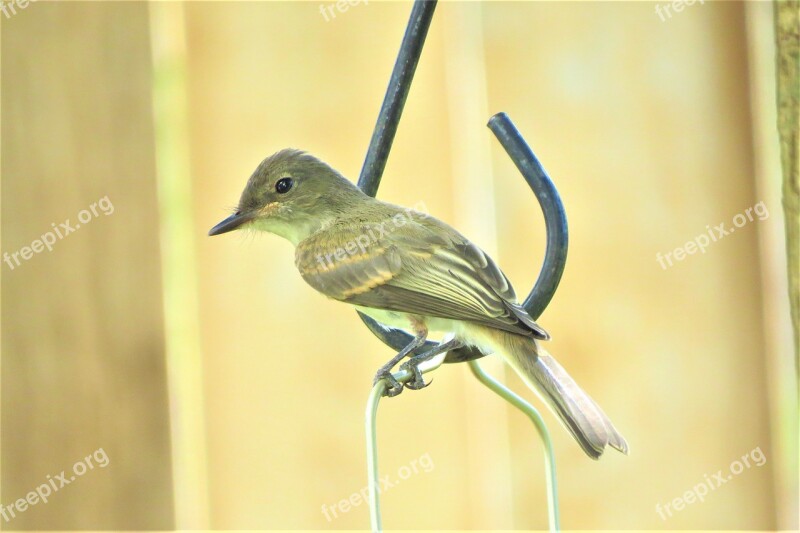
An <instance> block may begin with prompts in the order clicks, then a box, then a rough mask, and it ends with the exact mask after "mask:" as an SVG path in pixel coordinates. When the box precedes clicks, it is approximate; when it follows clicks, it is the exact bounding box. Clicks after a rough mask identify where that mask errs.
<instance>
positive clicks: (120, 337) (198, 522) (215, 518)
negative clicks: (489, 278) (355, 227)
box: [0, 0, 798, 530]
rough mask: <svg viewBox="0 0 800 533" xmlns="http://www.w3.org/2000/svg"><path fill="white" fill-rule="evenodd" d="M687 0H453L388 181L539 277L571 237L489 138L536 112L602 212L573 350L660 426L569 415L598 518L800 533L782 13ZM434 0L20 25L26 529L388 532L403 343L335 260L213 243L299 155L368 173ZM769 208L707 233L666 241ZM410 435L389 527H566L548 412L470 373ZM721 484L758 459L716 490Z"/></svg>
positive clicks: (566, 197)
mask: <svg viewBox="0 0 800 533" xmlns="http://www.w3.org/2000/svg"><path fill="white" fill-rule="evenodd" d="M19 1H20V0H17V2H19ZM6 4H9V2H6ZM670 5H671V4H670V3H666V2H665V3H662V4H654V3H648V2H642V3H617V2H615V3H604V2H595V3H580V2H575V3H550V2H538V3H522V2H519V3H518V2H513V3H505V2H490V3H462V2H444V3H442V4H440V5H439V7H438V8H437V12H436V14H435V16H434V20H433V24H432V26H431V30H430V34H429V36H428V40H427V44H426V47H425V50H424V52H423V54H422V59H421V62H420V65H419V68H418V70H417V74H416V78H415V81H414V84H413V85H412V88H411V93H410V96H409V98H408V103H407V106H406V111H405V113H404V117H403V120H402V121H401V123H400V128H399V131H398V135H397V139H396V141H395V144H394V148H393V151H392V154H391V156H390V158H389V162H388V166H387V169H386V173H385V175H384V181H383V185H382V187H381V190H380V192H379V195H378V196H379V198H382V199H385V200H389V201H392V202H394V203H398V204H403V205H409V206H410V205H414V204H418V203H419V202H423V203H424V205H425V206H426V207H427V210H428V211H429V212H430V213H431V214H433V215H435V216H437V217H439V218H441V219H443V220H445V221H447V222H449V223H451V224H453V225H454V226H456V227H457V228H458V229H460V230H461V231H462V232H463V233H464V234H466V235H468V236H469V237H471V238H472V239H473V240H474V241H475V242H476V243H477V244H478V245H479V246H481V247H482V248H484V249H485V250H486V251H487V252H489V253H490V254H491V255H493V256H494V257H495V258H496V259H497V261H498V263H499V264H500V265H502V267H503V269H504V270H505V272H506V274H507V275H508V276H509V278H510V279H511V280H512V281H513V282H514V284H515V286H516V288H517V292H518V293H519V294H521V295H523V294H526V293H527V291H528V290H529V289H530V287H531V286H532V284H533V282H534V281H535V279H536V276H537V272H538V269H539V266H540V264H541V260H542V257H543V253H544V245H545V239H544V237H545V233H544V225H543V220H542V217H541V214H540V211H539V208H538V205H537V204H536V201H535V199H534V196H533V195H532V194H531V193H530V191H529V190H528V189H527V186H526V185H525V183H524V181H523V180H522V178H521V176H520V175H519V174H518V172H517V171H516V169H515V168H514V166H513V164H512V163H511V161H510V160H509V158H508V157H507V156H506V155H505V153H504V152H503V150H502V149H501V148H500V146H499V145H498V143H497V142H496V141H495V140H494V138H493V136H492V135H491V133H490V132H489V130H488V129H487V128H486V127H485V124H486V121H487V120H488V119H489V117H490V116H491V115H492V114H494V113H496V112H499V111H505V112H507V113H508V114H509V116H510V117H511V118H512V119H513V120H514V121H515V123H516V124H517V126H518V127H519V128H520V130H521V132H522V133H523V135H524V136H525V137H526V139H527V141H528V142H529V143H530V144H531V146H532V148H533V149H534V151H535V152H536V154H537V155H538V157H539V158H540V159H541V161H542V162H543V164H544V165H545V167H546V168H547V169H548V171H549V173H550V174H551V176H552V177H553V179H554V181H555V183H556V185H557V186H558V188H559V190H560V193H561V195H562V198H563V201H564V204H565V206H566V209H567V214H568V217H569V223H570V241H571V242H570V254H569V260H568V263H567V268H566V272H565V274H564V277H563V279H562V282H561V286H560V289H559V290H558V292H557V293H556V296H555V298H554V299H553V301H552V303H551V305H550V306H549V308H548V309H547V310H546V311H545V313H544V314H543V315H542V317H541V318H540V320H539V323H540V324H542V325H543V326H544V327H545V328H546V329H547V330H548V331H549V332H550V333H551V335H552V337H553V340H552V341H551V342H550V343H549V345H548V350H549V351H550V352H552V353H553V354H554V355H556V356H557V357H558V358H559V360H560V361H561V363H562V364H563V365H564V366H565V367H566V368H567V369H568V370H569V371H570V372H571V374H572V375H573V376H574V378H575V379H576V381H577V382H578V383H580V384H581V385H582V386H583V387H584V388H585V389H586V390H587V391H588V392H589V393H590V394H591V395H592V396H593V397H594V398H595V399H596V400H597V401H598V402H599V403H600V404H601V405H602V406H603V408H604V410H605V411H606V412H607V413H608V414H609V416H610V417H611V418H612V420H614V422H615V424H616V426H617V427H618V428H619V429H620V430H621V432H622V433H623V434H624V435H625V436H626V438H627V439H628V442H629V443H630V446H631V454H630V456H628V457H625V456H623V455H621V454H618V453H615V452H613V451H611V452H608V453H607V454H606V455H605V456H604V457H603V458H602V459H601V460H600V461H599V462H594V461H592V460H590V459H588V458H587V457H586V456H585V455H584V454H583V452H582V451H581V450H580V448H579V447H578V446H577V445H576V444H575V443H574V442H573V441H572V439H571V437H570V436H569V435H568V434H567V433H566V432H565V431H564V430H563V429H562V428H560V427H559V426H558V424H557V422H556V420H555V419H554V418H553V417H552V416H551V415H550V414H549V413H545V417H546V420H547V422H548V424H549V426H550V429H551V434H552V437H553V439H554V445H555V449H556V460H557V466H558V475H559V478H558V479H559V496H560V503H561V519H562V526H563V527H565V528H568V529H759V530H773V529H795V530H796V529H797V527H798V523H797V517H798V493H797V458H798V449H797V420H798V415H797V397H796V368H795V367H794V362H793V348H792V341H791V335H792V334H791V326H792V324H791V320H790V318H789V310H788V309H789V306H788V299H787V288H786V285H787V284H786V272H787V270H786V258H785V241H784V238H785V237H784V229H783V227H784V222H783V220H784V218H783V213H782V208H781V198H780V186H781V185H780V183H781V177H780V163H779V151H778V140H777V134H776V132H775V126H774V125H775V123H776V116H775V114H776V112H775V88H774V87H775V83H774V80H775V69H774V56H775V50H774V44H773V43H774V32H773V21H772V5H771V4H770V3H761V2H757V3H740V2H736V3H729V2H713V3H711V2H705V3H694V4H682V5H683V7H682V8H681V9H680V10H675V9H674V8H673V9H671V10H667V11H665V10H664V6H670ZM659 8H661V9H659ZM410 9H411V3H410V2H377V1H374V0H373V1H370V2H351V3H346V2H339V3H335V2H331V1H328V0H322V2H192V3H178V2H158V3H153V4H147V3H143V2H120V3H117V2H42V1H40V2H36V3H30V4H25V7H21V5H20V4H16V11H15V12H14V13H13V14H11V11H10V10H9V14H10V16H9V15H6V14H4V15H2V16H0V20H1V21H2V23H1V24H2V26H1V30H0V31H2V37H1V40H0V43H1V44H2V108H1V113H2V154H1V156H2V251H3V253H4V260H3V265H2V317H1V318H2V361H1V363H2V410H1V414H2V417H1V420H0V421H1V422H2V435H1V438H0V452H1V453H0V460H1V461H2V463H1V466H2V467H1V472H2V476H1V477H0V503H2V504H3V505H4V506H5V508H6V510H7V508H8V507H9V506H12V505H14V504H15V502H17V501H18V500H19V499H24V498H26V495H27V494H28V493H30V492H31V491H35V490H36V489H37V487H40V486H41V485H43V484H48V483H50V481H51V480H53V483H52V484H51V486H52V487H54V488H55V487H59V490H57V491H56V490H53V491H52V492H53V494H52V495H50V496H49V501H48V502H47V503H44V502H43V501H39V502H38V503H36V504H29V505H28V507H27V509H26V510H24V512H21V511H20V507H19V505H17V507H16V515H15V516H13V517H12V516H6V515H7V514H10V512H7V513H6V514H4V515H3V517H2V520H0V527H3V528H5V529H20V530H33V529H98V530H111V529H171V528H181V529H193V528H202V529H206V528H219V529H238V528H247V529H330V528H334V529H363V528H366V527H368V524H369V515H368V509H367V506H366V504H364V503H363V500H361V501H359V498H358V497H356V496H354V495H356V494H359V493H361V491H362V489H363V488H364V487H365V486H366V483H367V476H366V458H365V444H364V429H363V422H364V420H363V416H364V405H365V402H366V399H367V395H368V392H369V389H370V386H371V380H372V377H373V375H374V372H375V371H376V369H377V368H378V366H380V365H381V364H383V363H384V362H385V361H386V360H387V359H388V358H389V357H390V356H391V355H392V354H391V353H390V351H389V350H388V349H387V348H386V347H385V346H383V345H382V344H381V343H380V342H379V341H378V340H377V339H375V338H374V337H373V336H372V335H371V334H370V333H369V332H368V331H367V330H366V328H364V327H363V325H362V324H361V321H360V320H359V319H358V318H357V317H356V315H355V313H354V312H353V311H352V310H350V309H348V308H347V307H346V306H343V305H340V304H337V303H336V302H332V301H328V300H326V299H324V298H323V297H321V296H319V295H317V294H316V293H315V292H314V291H313V290H312V289H311V288H310V287H308V286H307V285H306V284H305V283H304V282H303V281H302V280H301V279H300V277H299V275H298V274H297V273H296V271H295V268H294V261H293V254H292V249H291V246H290V245H289V244H288V243H286V242H284V241H282V240H281V239H279V238H277V237H273V236H268V235H254V234H248V233H246V232H239V233H236V234H229V235H225V236H221V237H215V238H208V237H207V236H206V232H207V231H208V229H209V228H210V227H211V226H212V225H213V224H215V223H216V222H218V221H219V220H220V219H222V218H223V217H225V216H226V215H227V214H228V213H229V210H230V208H231V206H234V205H235V204H236V203H237V201H238V197H239V194H240V192H241V189H242V188H243V186H244V184H245V181H246V179H247V178H248V177H249V175H250V173H251V172H252V171H253V169H254V168H255V167H256V166H257V165H258V163H259V162H260V161H261V160H262V159H263V158H264V157H266V156H267V155H269V154H271V153H273V152H275V151H277V150H279V149H281V148H284V147H289V146H290V147H296V148H302V149H305V150H308V151H310V152H311V153H313V154H315V155H317V156H318V157H320V158H322V159H323V160H325V161H327V162H328V163H330V164H331V165H332V166H334V167H335V168H337V169H338V170H340V171H341V172H342V173H344V174H345V175H346V176H348V177H350V178H351V179H353V180H355V179H356V177H357V175H358V172H359V170H360V165H361V163H362V161H363V158H364V154H365V152H366V148H367V145H368V142H369V139H370V135H371V132H372V127H373V125H374V121H375V118H376V117H377V112H378V109H379V107H380V103H381V101H382V99H383V95H384V91H385V87H386V83H387V81H388V79H389V74H390V72H391V69H392V66H393V63H394V59H395V55H396V52H397V49H398V47H399V43H400V40H401V38H402V35H403V32H404V30H405V24H406V21H407V19H408V15H409V13H410ZM762 202H763V208H762V210H761V212H762V213H763V212H764V211H763V209H766V210H767V212H768V216H766V217H756V218H754V220H752V221H747V223H745V224H744V225H742V226H741V227H740V228H736V232H735V233H733V234H731V235H728V236H726V237H724V238H723V239H720V240H718V241H716V242H713V243H712V244H711V245H709V247H708V249H707V250H706V251H705V253H702V254H701V253H695V254H693V255H687V256H686V257H685V258H684V259H683V260H681V261H677V260H674V261H673V263H674V264H673V265H672V266H669V265H667V266H664V265H663V264H661V263H660V262H659V260H658V259H657V254H661V255H662V256H664V255H666V254H668V253H673V257H674V250H675V249H676V248H679V247H684V245H685V243H686V242H688V241H691V240H693V239H695V237H697V236H698V235H703V234H707V232H708V231H709V227H714V226H717V225H718V224H720V223H725V224H726V226H728V227H731V226H732V221H733V220H734V217H736V216H737V215H738V214H743V213H745V212H746V210H747V209H749V208H753V207H754V206H756V205H758V204H760V203H762ZM93 206H94V207H93ZM104 206H105V207H104ZM109 206H111V207H110V208H109ZM751 212H752V209H751ZM739 220H741V219H739ZM65 222H68V224H67V227H69V228H70V229H69V230H68V229H67V227H65V226H63V225H62V224H63V223H65ZM76 225H79V226H80V227H76ZM56 230H58V231H59V233H58V234H57V237H58V238H55V237H45V236H44V235H45V234H46V233H48V232H50V233H53V232H55V231H56ZM68 231H69V233H67V232H68ZM37 239H38V240H40V241H42V242H40V244H39V245H38V246H37V245H36V243H35V241H36V240H37ZM48 239H50V240H52V241H53V243H51V244H50V246H49V248H51V249H52V250H49V249H48V247H43V244H42V243H43V242H44V241H47V240H48ZM26 250H27V251H26ZM15 253H16V256H15V255H14V254H15ZM6 254H7V255H6ZM491 359H492V358H487V359H486V360H485V362H484V363H482V364H483V366H484V368H486V369H487V370H488V371H489V372H491V373H492V374H494V375H497V376H498V377H500V378H501V379H503V380H504V381H506V382H507V383H508V384H509V385H510V386H511V387H512V388H513V389H514V390H516V391H519V392H520V393H521V394H522V395H523V396H524V397H525V398H528V399H531V401H532V402H533V403H534V405H537V406H541V404H540V403H538V401H537V399H535V398H534V396H533V394H532V393H531V392H530V391H528V390H526V389H525V387H524V385H523V384H522V382H521V381H520V380H519V379H518V378H517V377H516V376H515V375H513V373H512V372H510V371H509V372H506V370H505V369H504V368H503V366H502V365H501V364H500V363H499V361H495V360H491ZM379 444H380V467H381V474H382V476H389V478H388V479H389V480H390V481H391V483H392V486H391V490H387V491H386V492H385V493H384V495H383V497H382V510H383V515H384V525H385V526H386V527H389V528H400V529H490V530H500V529H544V528H546V527H547V509H546V499H545V482H544V467H543V461H542V452H541V443H540V442H539V440H538V438H537V436H536V433H535V431H534V429H533V427H532V426H531V424H530V422H529V421H528V420H527V419H526V418H525V417H524V416H523V415H522V414H521V413H519V412H518V411H516V410H514V409H512V408H511V407H509V406H508V405H507V404H505V403H504V402H503V401H502V400H500V399H499V398H498V397H496V396H495V395H493V394H492V393H491V392H489V391H488V390H486V389H485V388H484V387H483V386H481V385H480V384H479V383H478V382H477V381H476V380H475V379H474V378H473V377H472V375H471V373H470V372H469V370H468V368H467V367H466V366H465V365H446V366H444V367H442V368H440V369H439V370H437V371H436V372H435V374H434V383H433V385H432V386H431V387H429V388H426V389H425V390H424V391H421V392H413V391H409V392H406V393H404V394H402V395H401V396H399V397H397V398H394V399H391V400H386V401H384V402H382V403H381V410H380V415H379ZM101 450H102V452H103V454H105V456H106V457H107V464H106V465H105V466H100V465H98V463H100V464H102V461H98V459H97V457H98V454H99V452H100V451H101ZM758 453H763V457H764V458H765V460H764V461H761V460H758V461H754V460H752V459H751V460H750V463H749V465H750V466H748V467H743V469H742V470H741V471H740V472H738V471H737V470H735V468H738V467H735V465H734V464H735V463H737V462H738V463H739V464H740V465H741V464H742V457H743V456H747V455H748V454H749V456H750V457H751V458H757V457H756V455H757V454H758ZM101 455H102V454H101ZM89 457H93V458H94V462H93V465H94V467H93V468H88V467H86V466H85V465H87V464H88V463H91V462H92V461H91V460H90V459H88V458H89ZM757 463H760V465H759V464H757ZM79 464H83V465H84V466H83V467H80V468H76V466H79ZM84 470H85V472H84V473H83V475H76V476H75V479H74V480H72V481H70V483H69V485H68V486H63V487H60V486H59V485H58V484H57V483H56V481H55V479H56V478H57V477H58V475H59V474H60V473H61V472H62V471H65V472H66V474H67V478H68V480H69V478H70V472H73V473H75V474H79V471H84ZM719 471H721V472H723V474H724V473H727V472H733V473H734V474H735V475H731V477H730V479H728V480H727V482H726V483H725V484H724V485H722V486H719V487H716V486H715V485H712V487H714V490H711V491H709V493H708V495H707V496H705V498H704V501H694V502H688V503H686V502H687V501H688V499H689V498H688V497H684V494H685V493H686V492H687V491H692V490H694V489H693V488H694V487H695V486H697V485H698V484H703V483H704V482H706V481H707V480H709V479H713V478H714V475H715V474H716V473H718V472H719ZM681 498H683V501H684V502H685V504H684V505H680V504H677V505H676V504H675V503H674V501H675V500H676V499H681ZM342 500H347V502H345V504H342V503H341V501H342ZM356 502H357V503H356ZM665 506H668V510H669V512H666V511H663V509H664V507H665ZM23 507H24V505H23ZM659 509H661V511H659Z"/></svg>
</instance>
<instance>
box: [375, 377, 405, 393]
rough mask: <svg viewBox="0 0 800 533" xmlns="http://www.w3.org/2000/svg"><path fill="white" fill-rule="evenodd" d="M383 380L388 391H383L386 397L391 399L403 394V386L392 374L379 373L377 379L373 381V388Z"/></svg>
mask: <svg viewBox="0 0 800 533" xmlns="http://www.w3.org/2000/svg"><path fill="white" fill-rule="evenodd" d="M381 380H386V390H385V391H383V395H384V396H388V397H390V398H391V397H393V396H397V395H398V394H400V393H401V392H403V385H401V384H400V382H399V381H397V380H396V379H395V378H394V376H393V375H392V373H391V372H388V371H387V372H379V373H378V374H377V375H376V376H375V379H373V380H372V386H373V387H374V386H375V385H377V384H378V382H379V381H381Z"/></svg>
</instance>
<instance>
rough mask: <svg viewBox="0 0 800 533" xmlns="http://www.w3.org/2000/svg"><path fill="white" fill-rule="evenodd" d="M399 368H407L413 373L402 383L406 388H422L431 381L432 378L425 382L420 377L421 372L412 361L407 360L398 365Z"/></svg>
mask: <svg viewBox="0 0 800 533" xmlns="http://www.w3.org/2000/svg"><path fill="white" fill-rule="evenodd" d="M400 370H407V371H409V372H411V373H412V374H413V375H414V377H413V378H412V379H410V380H408V381H406V382H405V383H404V384H403V386H404V387H405V388H407V389H411V390H422V389H424V388H425V387H427V386H428V385H430V384H431V383H433V380H431V381H429V382H428V383H425V379H424V378H423V377H422V372H421V371H420V369H419V366H417V365H415V364H414V363H413V362H412V361H408V362H406V363H403V364H402V365H400Z"/></svg>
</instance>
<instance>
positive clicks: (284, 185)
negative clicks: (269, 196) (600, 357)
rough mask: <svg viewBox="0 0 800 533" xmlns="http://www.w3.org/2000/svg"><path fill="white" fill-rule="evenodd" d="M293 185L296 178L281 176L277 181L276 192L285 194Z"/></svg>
mask: <svg viewBox="0 0 800 533" xmlns="http://www.w3.org/2000/svg"><path fill="white" fill-rule="evenodd" d="M292 185H294V180H293V179H292V178H281V179H279V180H278V182H277V183H275V192H277V193H278V194H285V193H287V192H289V190H290V189H291V188H292Z"/></svg>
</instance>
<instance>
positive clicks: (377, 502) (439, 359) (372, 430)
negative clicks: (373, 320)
mask: <svg viewBox="0 0 800 533" xmlns="http://www.w3.org/2000/svg"><path fill="white" fill-rule="evenodd" d="M444 357H445V354H439V355H437V356H436V357H434V358H433V359H431V360H430V361H425V362H424V363H422V364H421V365H420V366H419V370H420V372H422V373H423V374H426V373H428V372H431V371H433V370H436V369H437V368H439V367H440V366H442V363H444ZM392 375H393V376H394V378H395V379H396V380H397V381H399V382H400V383H405V382H406V381H408V380H409V379H411V378H412V374H411V372H409V371H408V370H400V371H398V372H395V373H393V374H392ZM490 379H491V378H490ZM384 391H386V380H384V379H382V380H380V381H379V382H377V383H376V384H375V386H374V387H372V391H371V392H370V393H369V400H367V409H366V416H365V417H364V419H365V420H366V428H365V429H366V435H367V471H368V472H369V477H368V484H369V502H368V503H369V522H370V527H371V530H372V531H373V532H378V531H383V529H382V525H381V496H380V492H381V491H380V488H379V487H378V484H379V482H380V479H379V477H378V429H377V417H378V402H380V401H381V398H382V397H383V393H384ZM512 394H513V393H512ZM545 431H547V430H546V429H545ZM548 486H549V485H548Z"/></svg>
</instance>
